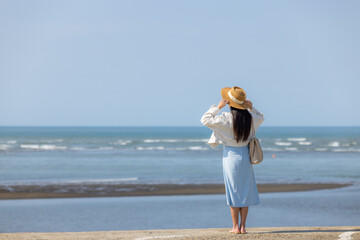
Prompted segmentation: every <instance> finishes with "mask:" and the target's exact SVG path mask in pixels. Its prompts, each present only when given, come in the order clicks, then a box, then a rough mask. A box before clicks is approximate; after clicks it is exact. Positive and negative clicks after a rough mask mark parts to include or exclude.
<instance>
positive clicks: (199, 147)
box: [189, 146, 208, 150]
mask: <svg viewBox="0 0 360 240" xmlns="http://www.w3.org/2000/svg"><path fill="white" fill-rule="evenodd" d="M189 149H190V150H208V148H205V147H201V146H192V147H189Z"/></svg>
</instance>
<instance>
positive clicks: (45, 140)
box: [40, 138, 64, 143]
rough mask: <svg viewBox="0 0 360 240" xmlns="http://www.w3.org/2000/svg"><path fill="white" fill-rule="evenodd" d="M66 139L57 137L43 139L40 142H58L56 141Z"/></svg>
mask: <svg viewBox="0 0 360 240" xmlns="http://www.w3.org/2000/svg"><path fill="white" fill-rule="evenodd" d="M63 141H64V140H63V139H61V138H57V139H41V140H40V142H45V143H56V142H63Z"/></svg>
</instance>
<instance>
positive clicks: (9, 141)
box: [7, 140, 17, 144]
mask: <svg viewBox="0 0 360 240" xmlns="http://www.w3.org/2000/svg"><path fill="white" fill-rule="evenodd" d="M7 143H10V144H15V143H17V141H16V140H8V141H7Z"/></svg>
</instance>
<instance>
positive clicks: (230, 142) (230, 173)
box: [201, 87, 264, 234]
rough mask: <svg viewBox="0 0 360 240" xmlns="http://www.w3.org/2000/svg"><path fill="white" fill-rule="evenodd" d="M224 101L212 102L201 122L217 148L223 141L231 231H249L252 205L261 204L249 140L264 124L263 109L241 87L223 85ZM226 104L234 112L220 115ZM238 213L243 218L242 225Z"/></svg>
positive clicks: (209, 142)
mask: <svg viewBox="0 0 360 240" xmlns="http://www.w3.org/2000/svg"><path fill="white" fill-rule="evenodd" d="M221 96H222V98H223V99H222V100H221V101H220V103H219V105H218V106H215V105H212V106H211V107H210V109H209V110H208V111H207V112H206V113H205V114H204V115H203V116H202V118H201V123H202V124H204V125H205V126H207V127H209V128H210V129H212V130H213V133H212V135H211V137H210V140H209V141H208V144H209V145H210V146H211V147H212V148H215V147H216V146H217V145H218V144H223V174H224V182H225V190H226V201H227V205H229V206H230V212H231V217H232V221H233V228H232V229H231V230H230V232H231V233H237V234H238V233H246V230H245V223H246V217H247V214H248V210H249V206H251V205H257V204H259V203H260V201H259V194H258V190H257V185H256V181H255V175H254V172H253V168H252V165H251V163H250V159H249V149H248V143H249V141H250V139H251V138H252V137H254V136H255V132H256V130H257V129H258V128H259V126H260V125H261V124H262V123H263V121H264V117H263V114H262V113H261V112H259V111H258V110H256V109H255V108H254V107H253V106H252V102H251V101H250V100H247V99H246V93H245V91H244V90H243V89H241V88H239V87H232V88H223V89H222V90H221ZM226 104H229V105H230V110H231V112H223V113H222V114H221V115H217V114H218V113H219V112H220V109H222V108H223V107H224V106H225V105H226ZM239 213H240V217H241V222H240V227H239Z"/></svg>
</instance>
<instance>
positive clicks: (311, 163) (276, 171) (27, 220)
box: [0, 127, 360, 232]
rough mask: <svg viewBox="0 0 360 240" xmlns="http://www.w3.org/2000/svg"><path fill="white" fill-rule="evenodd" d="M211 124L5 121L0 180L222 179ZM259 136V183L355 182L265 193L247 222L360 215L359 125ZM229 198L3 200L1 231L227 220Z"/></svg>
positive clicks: (336, 221) (5, 184)
mask: <svg viewBox="0 0 360 240" xmlns="http://www.w3.org/2000/svg"><path fill="white" fill-rule="evenodd" d="M210 134H211V131H210V130H209V129H207V128H205V127H163V128H162V127H136V128H135V127H134V128H125V127H0V187H1V188H3V189H4V188H5V189H6V188H7V189H10V190H11V189H12V188H11V186H13V185H29V184H31V185H33V184H38V185H51V184H76V185H77V186H81V187H84V188H85V187H86V186H88V183H90V184H91V183H102V184H103V186H105V187H106V186H108V185H110V184H118V183H150V184H151V183H178V184H181V183H222V182H223V176H222V147H221V146H219V147H218V148H217V149H215V150H212V149H211V148H210V147H209V146H208V145H207V144H206V142H207V140H208V138H209V137H210ZM257 136H258V137H259V138H260V140H261V144H262V147H263V150H264V157H265V159H264V161H263V163H261V164H260V165H256V166H254V170H255V175H256V179H257V182H258V183H292V182H294V183H303V182H304V183H318V182H331V183H352V184H353V186H351V187H346V188H342V189H333V190H320V191H310V192H294V193H266V194H260V201H261V204H260V205H258V206H255V207H252V208H251V210H250V212H249V217H248V222H247V225H248V227H261V226H339V225H344V226H345V225H352V226H355V225H357V226H358V225H360V219H359V216H360V212H359V210H360V205H359V204H360V201H359V199H360V195H359V194H360V191H359V190H360V127H341V128H340V127H336V128H335V127H333V128H328V127H322V128H311V127H294V128H292V127H286V128H285V127H284V128H280V127H261V128H260V130H259V132H258V134H257ZM81 187H80V188H77V189H80V190H79V191H81ZM204 203H206V204H204ZM225 204H226V202H225V196H224V195H223V194H220V195H198V196H152V197H121V198H116V197H113V198H72V199H24V200H0V213H1V214H0V232H39V231H45V232H61V231H106V230H133V229H169V228H212V227H214V228H215V227H229V226H231V220H230V213H229V209H228V207H227V206H226V205H225ZM139 211H140V212H141V213H142V214H141V218H139V217H137V216H138V214H136V212H139ZM169 212H170V213H173V217H172V218H169ZM334 216H336V217H334ZM69 219H71V221H68V220H69Z"/></svg>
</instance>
